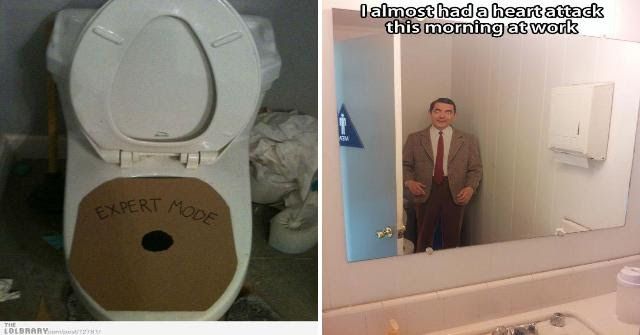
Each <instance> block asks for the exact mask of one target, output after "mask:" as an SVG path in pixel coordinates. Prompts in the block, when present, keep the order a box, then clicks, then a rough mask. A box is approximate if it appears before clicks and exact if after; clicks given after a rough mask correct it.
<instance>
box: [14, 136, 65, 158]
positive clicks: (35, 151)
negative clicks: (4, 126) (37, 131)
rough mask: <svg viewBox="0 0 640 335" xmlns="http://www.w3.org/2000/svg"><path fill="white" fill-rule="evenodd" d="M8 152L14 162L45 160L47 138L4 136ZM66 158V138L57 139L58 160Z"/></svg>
mask: <svg viewBox="0 0 640 335" xmlns="http://www.w3.org/2000/svg"><path fill="white" fill-rule="evenodd" d="M4 137H5V138H6V139H7V144H8V147H9V150H10V151H11V152H12V153H13V157H14V158H15V159H16V160H20V159H46V158H47V156H48V155H47V153H48V149H47V148H48V141H49V139H48V137H47V136H42V135H25V134H6V135H5V136H4ZM65 157H67V141H66V138H64V137H60V138H58V158H65Z"/></svg>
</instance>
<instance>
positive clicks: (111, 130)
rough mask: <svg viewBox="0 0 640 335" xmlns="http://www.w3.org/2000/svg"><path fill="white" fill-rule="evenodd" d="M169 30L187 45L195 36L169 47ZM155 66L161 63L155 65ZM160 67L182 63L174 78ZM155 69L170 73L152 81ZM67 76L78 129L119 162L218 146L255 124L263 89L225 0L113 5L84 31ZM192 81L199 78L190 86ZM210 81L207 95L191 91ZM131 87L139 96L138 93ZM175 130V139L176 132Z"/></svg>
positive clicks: (242, 30)
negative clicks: (130, 157) (136, 155)
mask: <svg viewBox="0 0 640 335" xmlns="http://www.w3.org/2000/svg"><path fill="white" fill-rule="evenodd" d="M180 27H183V28H180ZM179 31H182V32H179ZM172 34H173V35H172ZM180 34H181V35H180ZM165 36H170V37H169V38H171V37H173V38H175V40H176V41H177V42H180V43H182V41H183V40H187V39H188V38H185V37H186V36H191V37H192V38H193V39H192V40H193V43H191V42H185V43H186V44H184V43H183V44H181V47H180V48H172V47H171V41H169V42H166V41H164V40H163V38H164V37H165ZM149 37H150V38H149ZM160 37H162V38H160ZM154 39H155V40H154ZM150 41H151V42H150ZM154 41H155V42H158V41H160V43H155V42H154ZM154 43H155V44H154ZM190 43H191V44H190ZM131 55H133V56H131ZM145 55H148V57H149V58H150V59H151V60H150V61H149V62H147V61H146V59H145V58H144V57H143V56H145ZM183 55H185V56H186V58H189V57H191V58H190V59H187V60H185V61H184V62H183V63H186V64H180V60H181V59H182V56H183ZM154 57H155V58H154ZM163 57H165V58H171V57H173V58H171V59H169V60H168V61H167V60H166V59H163ZM198 58H200V61H201V62H200V61H197V59H198ZM193 60H196V61H195V62H194V61H193ZM154 62H159V63H160V67H156V68H154V64H153V63H154ZM163 62H165V63H163ZM167 62H169V63H167ZM199 62H200V64H201V65H197V64H196V63H199ZM162 64H165V65H166V64H176V67H178V65H179V66H182V67H183V68H182V69H177V70H175V71H174V73H175V74H176V75H172V76H171V77H168V78H167V77H166V75H167V73H169V74H171V73H172V72H171V71H172V70H173V68H172V67H171V66H162ZM191 64H196V65H191ZM198 66H200V69H203V71H199V70H198V69H199V68H198ZM123 69H124V70H123ZM157 69H160V70H161V72H162V71H165V70H166V71H165V72H166V73H163V74H164V75H165V77H164V78H153V75H155V73H156V72H154V71H155V70H157ZM185 69H186V70H185ZM125 70H126V71H125ZM131 70H134V72H132V71H131ZM138 70H140V71H142V72H141V73H145V74H146V75H148V76H149V78H142V81H141V83H142V84H140V82H137V80H138V79H140V78H139V77H140V75H138V73H135V71H138ZM180 70H185V72H189V71H190V73H187V75H188V76H187V77H188V78H186V79H184V78H182V77H183V74H184V73H182V72H179V71H180ZM206 70H208V71H206ZM189 76H190V77H189ZM69 78H70V84H69V89H70V91H71V102H72V105H73V108H74V111H75V115H76V116H77V119H78V121H79V123H80V125H81V128H82V129H83V132H84V133H85V135H86V136H87V137H88V138H89V139H90V142H91V143H92V145H93V146H94V147H95V149H96V150H97V151H98V153H99V154H100V156H101V157H102V158H103V159H105V160H107V161H110V162H118V161H119V159H120V156H121V152H127V153H169V154H203V153H215V152H219V151H220V150H221V149H222V148H224V147H225V146H226V145H227V144H228V143H229V142H230V141H231V140H233V139H234V138H235V137H236V136H238V134H240V132H241V131H242V130H243V129H244V128H245V127H246V126H247V125H248V124H249V122H250V121H251V119H252V117H253V115H254V113H255V111H256V107H257V104H258V101H259V99H260V91H261V72H260V60H259V55H258V51H257V49H256V46H255V43H254V41H253V38H252V36H251V33H250V31H249V29H248V28H247V26H246V25H245V24H244V22H243V21H242V19H241V18H240V16H239V15H238V14H237V13H236V12H235V11H234V10H233V9H231V7H230V6H229V5H228V4H227V3H226V1H224V0H218V1H211V0H185V1H180V2H177V1H172V0H154V1H153V2H148V1H129V0H111V1H109V2H108V3H107V4H105V5H104V6H103V7H102V9H101V10H100V11H99V12H97V13H96V14H95V15H94V17H93V18H92V19H91V21H90V22H89V23H88V24H87V25H86V27H85V29H84V31H83V32H82V36H81V38H80V39H79V41H78V44H77V48H76V52H75V55H74V59H73V63H72V66H71V71H70V77H69ZM122 78H124V80H123V79H122ZM162 79H165V80H162ZM192 79H193V80H195V81H198V84H197V85H193V87H186V88H185V85H187V86H188V85H190V83H191V82H192V81H193V80H192ZM145 80H146V81H145ZM174 81H175V82H174ZM136 84H137V85H136ZM156 84H157V85H156ZM147 86H152V87H150V88H148V87H147ZM203 86H204V87H208V88H206V89H204V90H206V91H204V92H200V93H197V94H193V96H189V95H190V94H192V93H191V92H192V91H193V89H192V88H200V89H202V87H203ZM132 89H133V90H135V91H136V92H138V91H139V93H140V94H138V95H134V96H132V95H131V94H129V93H130V91H131V90H132ZM179 90H183V91H184V92H182V93H184V94H182V95H180V94H177V95H176V97H177V98H181V97H182V96H183V95H186V96H187V100H186V101H184V102H180V101H178V102H175V100H176V99H175V98H176V97H169V98H167V97H166V96H167V93H172V92H174V91H179ZM207 91H208V92H207ZM136 94H137V93H136ZM138 97H140V98H138ZM162 99H165V100H166V101H162ZM157 101H161V102H160V103H156V102H157ZM183 105H187V106H186V107H184V108H185V109H184V110H180V109H181V108H183ZM167 106H168V107H167ZM140 120H144V122H140ZM156 126H158V131H157V132H156V131H155V130H154V129H155V128H154V127H156ZM163 126H164V127H165V128H166V127H167V126H170V127H171V130H169V131H168V130H166V129H165V128H162V127H163ZM138 128H141V130H139V131H138ZM176 128H177V129H178V135H173V136H172V135H170V134H169V133H170V132H171V131H173V130H175V129H176ZM158 134H159V135H158ZM138 135H141V136H138ZM155 136H159V137H157V138H156V137H155Z"/></svg>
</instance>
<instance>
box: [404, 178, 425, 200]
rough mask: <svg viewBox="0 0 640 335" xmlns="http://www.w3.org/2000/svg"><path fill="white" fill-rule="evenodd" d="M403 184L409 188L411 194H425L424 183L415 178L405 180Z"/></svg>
mask: <svg viewBox="0 0 640 335" xmlns="http://www.w3.org/2000/svg"><path fill="white" fill-rule="evenodd" d="M404 186H406V187H407V188H408V189H409V192H411V194H413V195H414V196H416V197H418V196H421V195H425V194H426V193H425V192H424V188H425V186H424V184H423V183H419V182H417V181H415V180H407V181H406V182H405V183H404Z"/></svg>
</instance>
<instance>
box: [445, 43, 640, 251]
mask: <svg viewBox="0 0 640 335" xmlns="http://www.w3.org/2000/svg"><path fill="white" fill-rule="evenodd" d="M452 40H453V49H454V57H453V58H454V61H453V64H452V68H453V78H454V85H453V90H452V94H451V95H452V96H453V98H454V100H456V101H457V102H458V104H459V105H460V106H461V107H460V108H459V110H460V112H459V113H458V114H459V115H458V120H457V121H456V126H458V127H460V128H462V129H463V130H466V131H468V132H470V133H472V134H474V135H476V136H477V137H478V138H479V142H480V148H481V153H482V156H483V157H482V158H483V163H484V172H485V175H486V178H485V179H484V180H483V182H482V186H481V188H480V189H479V192H480V197H478V198H477V199H476V202H475V203H472V205H471V206H470V207H471V208H470V211H469V213H468V214H467V216H466V221H465V223H466V227H468V231H469V235H470V236H469V240H470V241H471V242H472V244H478V243H490V242H497V241H505V240H511V239H520V238H527V237H532V236H542V235H551V234H553V233H554V231H555V228H558V227H561V226H562V224H561V223H562V219H563V218H564V217H568V218H571V219H572V220H574V221H576V222H578V223H580V224H582V225H583V226H586V227H590V228H591V229H600V228H606V227H610V226H619V225H622V224H623V223H624V216H625V212H626V203H627V202H626V199H627V192H628V185H629V178H630V173H631V160H632V157H633V148H634V143H633V142H634V141H633V138H634V135H635V131H636V121H637V118H638V103H639V102H640V93H639V92H640V76H639V73H638V70H637V69H638V68H640V57H639V56H640V43H636V42H627V41H619V40H609V39H601V38H595V37H584V36H553V35H547V36H536V35H532V36H519V37H508V38H501V39H499V40H497V42H496V41H494V39H491V38H489V37H485V38H477V37H453V38H452ZM486 49H490V50H491V49H494V52H493V54H496V55H498V57H495V58H489V57H487V53H486V52H480V53H477V52H475V51H476V50H486ZM495 60H497V62H498V64H499V66H498V67H497V68H495V67H494V68H493V69H492V70H494V71H492V72H488V73H487V71H479V70H478V68H483V69H484V68H492V64H493V62H494V61H495ZM494 78H496V79H497V82H495V83H494V81H493V79H494ZM598 81H612V82H614V83H615V93H614V100H613V110H612V119H611V127H610V137H609V146H608V153H607V158H606V160H605V161H603V162H597V161H592V162H590V165H591V167H590V168H589V169H583V168H576V167H573V166H567V165H565V164H560V163H557V162H556V161H554V159H553V153H552V151H551V150H549V149H547V138H548V133H547V129H548V128H549V124H548V120H549V110H550V107H549V99H548V97H549V94H550V90H551V89H552V88H553V87H557V86H565V85H572V84H577V83H589V82H598ZM478 83H482V85H478ZM494 84H495V86H493V85H494ZM487 86H492V91H487V90H486V87H487ZM494 91H495V92H494ZM480 101H487V102H488V104H482V103H481V102H480ZM595 204H597V205H595Z"/></svg>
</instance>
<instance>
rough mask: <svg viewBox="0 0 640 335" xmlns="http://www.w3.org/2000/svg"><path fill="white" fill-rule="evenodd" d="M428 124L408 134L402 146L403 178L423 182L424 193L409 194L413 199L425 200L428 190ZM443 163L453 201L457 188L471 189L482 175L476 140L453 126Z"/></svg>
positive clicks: (430, 169) (430, 155)
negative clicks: (446, 157)
mask: <svg viewBox="0 0 640 335" xmlns="http://www.w3.org/2000/svg"><path fill="white" fill-rule="evenodd" d="M429 127H431V126H429ZM429 127H427V128H426V129H423V130H421V131H419V132H416V133H413V134H411V135H409V137H408V138H407V142H406V143H405V144H404V148H403V150H402V174H403V176H402V180H403V182H406V181H407V180H415V181H418V182H420V183H422V184H424V185H425V193H426V195H424V196H419V197H414V196H413V195H411V196H412V197H413V199H412V200H413V202H414V203H424V202H426V201H427V199H428V198H429V194H430V193H431V181H432V177H433V168H434V165H435V155H434V154H433V149H432V147H431V136H429ZM447 164H448V166H447V169H448V171H447V176H448V180H449V189H450V190H451V196H452V197H453V200H454V201H455V199H456V195H457V194H458V192H460V190H461V189H463V188H464V187H466V186H470V187H471V188H473V191H474V193H475V191H476V189H477V188H478V185H479V184H480V180H481V179H482V160H481V159H480V150H479V148H478V141H477V140H476V139H475V138H474V137H473V136H472V135H471V134H467V133H465V132H462V131H460V130H458V129H456V128H453V134H452V136H451V146H450V147H449V158H448V161H447ZM407 193H409V194H411V192H407Z"/></svg>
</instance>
